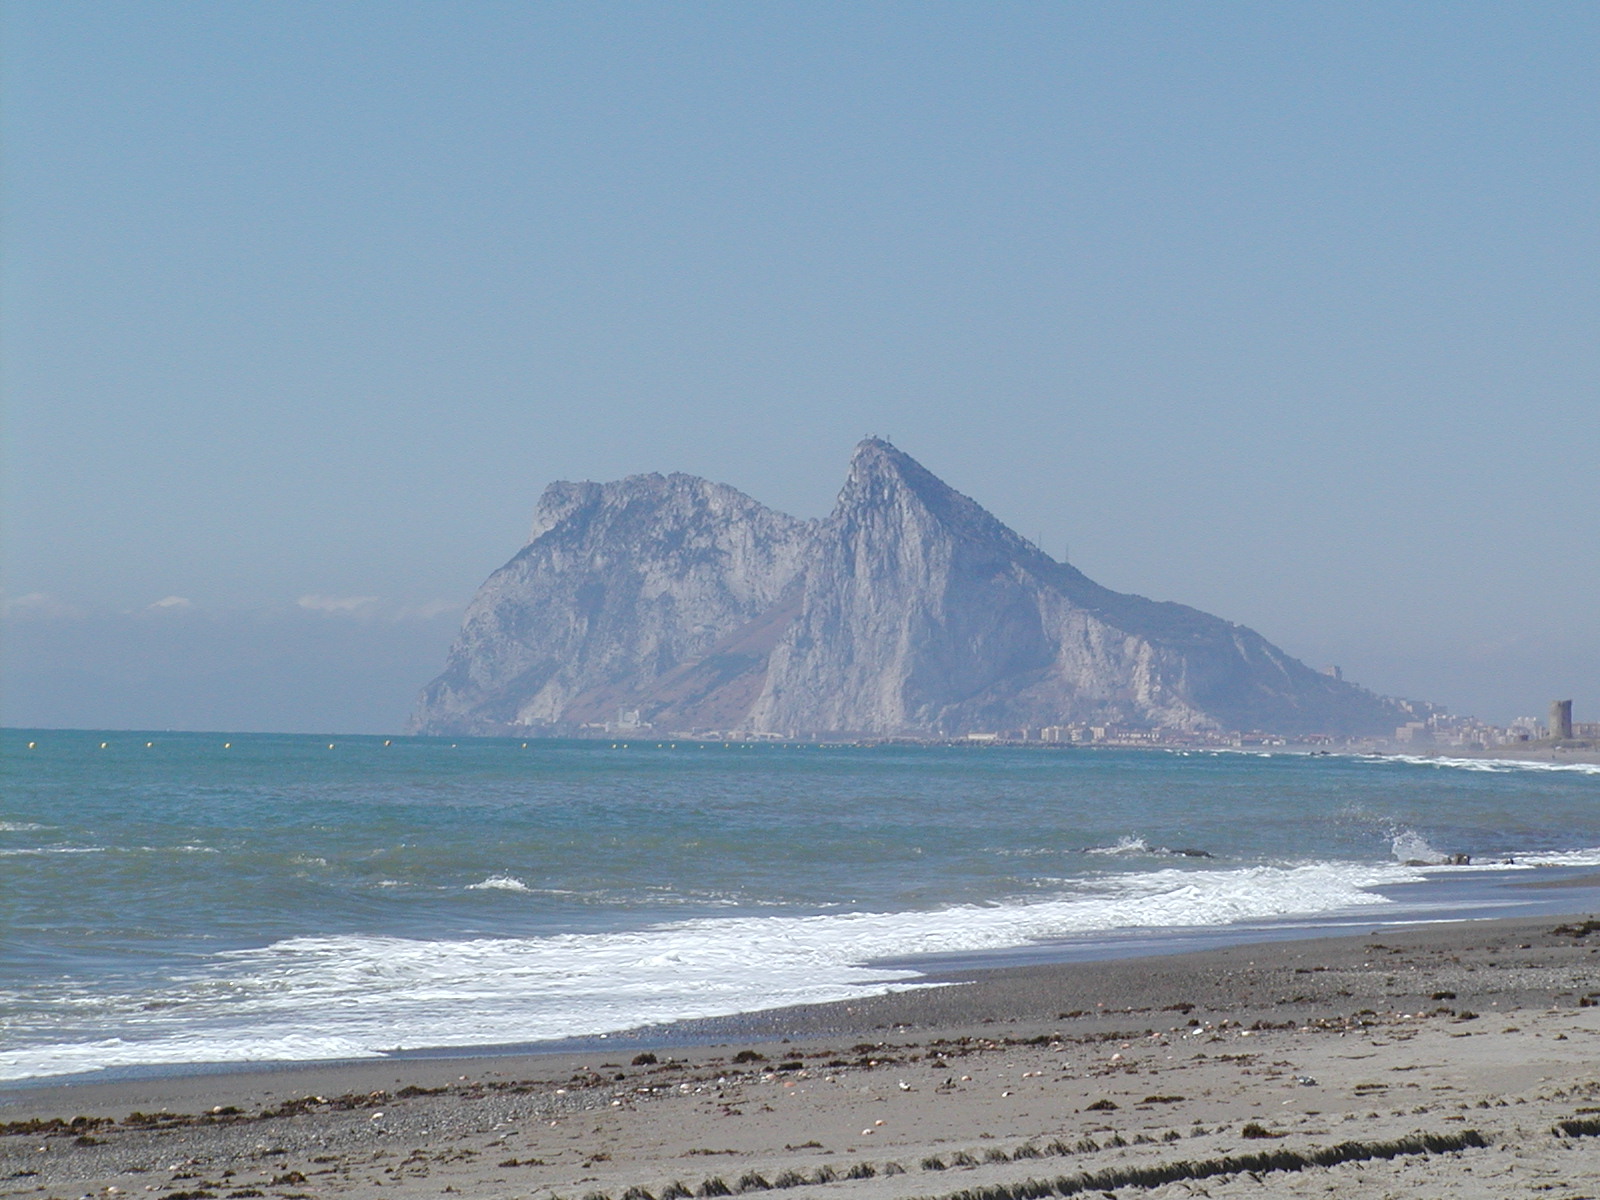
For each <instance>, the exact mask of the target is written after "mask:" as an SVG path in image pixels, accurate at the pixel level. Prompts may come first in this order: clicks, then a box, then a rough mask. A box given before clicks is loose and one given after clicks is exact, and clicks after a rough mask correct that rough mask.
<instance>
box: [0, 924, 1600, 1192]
mask: <svg viewBox="0 0 1600 1200" xmlns="http://www.w3.org/2000/svg"><path fill="white" fill-rule="evenodd" d="M1587 922H1588V918H1587V917H1584V916H1578V917H1568V918H1540V919H1536V920H1527V919H1518V920H1508V921H1490V922H1472V923H1461V924H1441V925H1432V926H1419V927H1411V928H1408V929H1403V930H1393V929H1386V930H1384V931H1382V932H1381V933H1374V934H1371V935H1366V936H1352V937H1338V938H1323V939H1315V940H1307V941H1282V942H1272V943H1265V944H1257V945H1251V946H1236V947H1231V948H1227V949H1218V950H1207V951H1201V952H1197V953H1189V954H1180V955H1171V956H1164V957H1155V958H1143V959H1123V960H1118V961H1112V962H1098V963H1079V964H1067V965H1043V966H1028V967H1019V968H1011V969H1005V970H994V971H980V972H972V973H969V974H968V975H967V976H965V977H964V978H965V979H966V981H965V982H960V983H952V984H950V985H949V986H941V987H932V988H925V989H919V990H916V991H910V992H902V993H897V994H893V995H888V996H882V997H877V998H873V999H868V1000H862V1001H855V1002H849V1003H844V1004H835V1005H820V1006H809V1007H801V1008H792V1009H784V1010H778V1011H774V1012H768V1013H758V1014H749V1015H745V1016H742V1017H738V1018H730V1019H725V1020H715V1021H702V1022H691V1023H686V1024H684V1025H681V1026H674V1027H670V1028H668V1029H664V1030H653V1031H649V1033H648V1035H644V1034H642V1035H640V1036H639V1037H637V1038H633V1039H628V1038H617V1039H615V1040H609V1041H606V1042H596V1043H593V1044H592V1046H591V1047H590V1048H586V1049H584V1050H582V1051H578V1052H570V1051H569V1052H562V1053H557V1054H509V1055H502V1056H495V1057H471V1056H463V1057H453V1058H436V1059H415V1058H407V1059H391V1060H374V1061H362V1062H354V1063H346V1064H336V1065H319V1066H303V1067H294V1068H289V1069H283V1070H275V1071H235V1072H230V1073H225V1074H211V1075H187V1076H180V1077H162V1078H151V1079H132V1080H121V1081H96V1082H86V1083H75V1084H60V1083H57V1084H54V1085H49V1086H42V1087H32V1088H27V1089H20V1090H11V1091H5V1092H0V1123H4V1129H5V1133H4V1136H0V1196H28V1197H38V1196H60V1197H78V1196H85V1195H95V1196H105V1195H116V1194H121V1193H128V1192H134V1193H139V1194H151V1195H160V1196H168V1197H174V1198H178V1197H189V1198H190V1200H196V1198H197V1197H201V1196H217V1197H222V1196H236V1197H243V1196H253V1195H266V1196H280V1197H300V1196H332V1195H344V1196H348V1195H358V1196H365V1195H373V1196H378V1195H384V1196H387V1195H412V1196H424V1195H426V1196H437V1195H442V1194H461V1195H468V1196H474V1197H513V1196H529V1197H532V1196H541V1197H548V1196H552V1195H557V1196H562V1197H566V1198H567V1200H582V1198H584V1197H586V1196H589V1195H590V1194H591V1193H593V1194H597V1195H604V1196H606V1197H608V1200H623V1198H624V1194H625V1193H629V1191H630V1189H642V1190H635V1191H633V1192H632V1193H631V1194H629V1196H628V1200H644V1197H645V1194H646V1193H648V1195H649V1197H650V1200H670V1197H672V1196H673V1194H674V1189H673V1188H672V1186H671V1185H672V1184H673V1183H674V1182H678V1183H681V1184H682V1185H683V1186H684V1187H685V1188H686V1189H687V1190H688V1191H690V1192H706V1191H709V1192H711V1193H715V1191H716V1184H715V1183H714V1182H713V1181H716V1180H720V1181H721V1182H722V1183H724V1184H726V1185H727V1186H728V1188H729V1189H730V1190H732V1191H735V1192H738V1191H741V1190H742V1191H743V1192H747V1193H754V1192H765V1191H769V1190H782V1191H792V1192H794V1193H795V1194H796V1195H803V1196H804V1197H813V1196H815V1197H823V1196H842V1195H844V1194H845V1193H850V1194H851V1195H855V1194H857V1193H859V1194H862V1195H866V1194H869V1193H870V1194H872V1195H874V1196H877V1195H881V1196H883V1197H886V1198H894V1197H902V1196H947V1195H951V1194H953V1193H956V1192H959V1191H962V1190H964V1189H971V1188H976V1187H990V1188H997V1189H999V1188H1011V1187H1013V1186H1015V1185H1017V1184H1019V1183H1021V1182H1022V1181H1025V1180H1027V1179H1030V1178H1031V1179H1042V1180H1047V1181H1058V1182H1057V1184H1055V1185H1054V1186H1056V1194H1061V1193H1062V1190H1063V1189H1066V1190H1067V1191H1069V1192H1070V1190H1071V1188H1073V1187H1076V1186H1078V1185H1079V1184H1083V1186H1085V1187H1087V1186H1088V1183H1086V1182H1085V1178H1084V1177H1085V1176H1094V1177H1095V1178H1094V1179H1093V1180H1091V1181H1090V1182H1093V1183H1094V1184H1095V1187H1094V1188H1093V1189H1092V1190H1091V1192H1090V1194H1099V1193H1100V1192H1102V1191H1107V1190H1109V1191H1111V1192H1112V1193H1113V1194H1115V1195H1141V1196H1155V1197H1167V1196H1190V1195H1202V1194H1204V1195H1210V1196H1215V1197H1222V1196H1231V1195H1234V1194H1235V1193H1238V1194H1245V1193H1248V1194H1250V1195H1252V1196H1261V1195H1268V1196H1271V1195H1295V1196H1299V1195H1313V1194H1315V1195H1319V1196H1327V1195H1337V1196H1374V1197H1376V1196H1410V1195H1418V1196H1445V1195H1451V1196H1485V1197H1489V1196H1494V1197H1500V1196H1510V1195H1529V1196H1533V1195H1538V1196H1548V1197H1576V1196H1590V1197H1594V1196H1600V1120H1597V1119H1596V1117H1597V1116H1600V1007H1594V1006H1593V1004H1594V1001H1595V999H1597V998H1600V923H1595V924H1593V925H1590V924H1588V923H1587ZM646 1045H649V1046H653V1047H654V1049H653V1051H652V1052H653V1053H654V1055H655V1057H656V1059H657V1061H655V1062H649V1061H641V1062H637V1063H636V1062H635V1061H634V1060H635V1058H636V1057H637V1056H639V1055H640V1054H641V1053H643V1052H644V1050H643V1047H645V1046H646ZM741 1051H750V1052H752V1053H753V1054H756V1055H760V1056H761V1057H759V1058H752V1057H750V1056H749V1055H745V1056H744V1060H743V1061H740V1060H739V1059H738V1057H737V1056H738V1055H739V1053H740V1052H741ZM408 1089H409V1090H408ZM231 1110H236V1111H231ZM133 1114H142V1115H138V1116H135V1115H133ZM75 1117H81V1118H83V1120H80V1121H79V1122H78V1123H77V1124H76V1125H73V1124H72V1123H71V1122H72V1119H73V1118H75ZM56 1119H59V1121H60V1123H53V1122H54V1121H55V1120H56ZM1562 1121H1566V1122H1569V1127H1568V1128H1567V1129H1560V1128H1559V1122H1562ZM1573 1122H1575V1124H1571V1123H1573ZM1589 1126H1593V1130H1592V1133H1591V1132H1590V1131H1589ZM1418 1135H1421V1136H1424V1137H1427V1138H1432V1139H1434V1140H1433V1141H1432V1142H1423V1141H1415V1140H1413V1141H1406V1140H1405V1139H1407V1138H1414V1137H1416V1136H1418ZM1480 1143H1481V1144H1480ZM1456 1146H1462V1147H1465V1148H1459V1149H1457V1148H1453V1147H1456ZM1334 1147H1344V1149H1342V1150H1339V1151H1338V1152H1337V1154H1338V1155H1343V1156H1344V1161H1339V1162H1336V1163H1333V1165H1312V1166H1306V1167H1305V1169H1301V1170H1290V1169H1286V1168H1287V1167H1288V1166H1289V1165H1301V1166H1304V1164H1305V1162H1307V1161H1308V1160H1311V1159H1314V1158H1315V1156H1316V1155H1317V1154H1319V1153H1320V1154H1323V1156H1324V1159H1327V1156H1328V1154H1330V1153H1334V1152H1333V1150H1332V1149H1331V1148H1334ZM1430 1147H1431V1149H1430ZM1030 1148H1031V1149H1030ZM1019 1149H1020V1150H1021V1153H1020V1154H1019V1153H1018V1151H1019ZM1035 1150H1037V1151H1038V1157H1035V1156H1034V1153H1033V1151H1035ZM1279 1152H1282V1153H1281V1154H1280V1158H1279V1160H1274V1161H1276V1162H1277V1166H1276V1168H1274V1166H1273V1164H1272V1163H1271V1162H1268V1161H1266V1160H1264V1159H1248V1158H1246V1157H1243V1156H1250V1155H1264V1154H1267V1153H1279ZM1384 1155H1389V1157H1383V1156H1384ZM1336 1157H1337V1155H1336ZM969 1160H970V1161H969ZM1329 1161H1331V1160H1329ZM858 1164H864V1166H858ZM1180 1164H1187V1165H1186V1166H1180ZM852 1167H856V1168H857V1174H858V1175H859V1176H860V1177H859V1178H855V1179H849V1178H845V1177H844V1176H846V1175H847V1174H848V1173H849V1171H850V1169H851V1168H852ZM1141 1172H1142V1174H1141ZM830 1173H831V1174H833V1175H837V1176H840V1178H837V1179H832V1180H830V1179H829V1178H828V1175H829V1174H830ZM747 1176H753V1177H754V1178H747V1179H746V1183H745V1184H744V1185H743V1187H742V1189H741V1187H740V1185H739V1183H738V1181H739V1180H740V1179H741V1178H742V1177H747ZM780 1181H781V1183H782V1185H783V1186H781V1187H773V1186H772V1185H774V1184H776V1183H779V1182H780ZM1074 1181H1076V1182H1074ZM763 1185H767V1186H763ZM1101 1185H1104V1186H1101ZM112 1189H115V1191H113V1190H112ZM1019 1195H1020V1193H1019ZM991 1196H992V1200H1006V1197H1004V1196H1002V1195H1001V1194H1000V1192H999V1191H996V1192H993V1193H991Z"/></svg>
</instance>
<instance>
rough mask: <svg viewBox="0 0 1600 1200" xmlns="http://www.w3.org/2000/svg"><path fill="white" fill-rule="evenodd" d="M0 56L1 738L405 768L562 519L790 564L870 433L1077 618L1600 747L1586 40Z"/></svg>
mask: <svg viewBox="0 0 1600 1200" xmlns="http://www.w3.org/2000/svg"><path fill="white" fill-rule="evenodd" d="M4 20H5V25H4V29H3V34H4V44H5V55H6V57H5V77H4V94H3V96H0V99H3V101H4V121H5V125H4V133H5V138H6V157H7V166H6V172H5V176H6V179H5V185H4V186H5V191H4V218H5V225H4V230H5V233H4V236H5V246H4V251H5V258H4V263H5V266H4V310H3V318H4V328H3V331H0V333H3V343H0V345H3V348H4V355H5V364H4V365H5V375H4V386H5V396H6V401H5V408H4V427H3V428H4V454H5V459H4V466H5V480H4V486H5V493H4V522H5V524H4V543H3V545H4V561H3V566H4V587H5V596H6V601H7V604H8V606H9V608H10V610H11V611H10V614H9V615H8V617H7V618H6V621H5V633H6V648H7V657H8V660H9V662H10V663H11V666H10V668H9V669H8V674H10V676H11V680H10V682H9V684H8V685H7V686H6V688H5V692H4V696H3V700H4V706H3V709H0V719H4V720H6V721H9V722H12V723H19V722H38V723H54V724H85V725H95V724H128V725H145V726H165V725H168V724H174V725H185V724H187V725H189V726H191V727H194V726H200V727H206V726H208V725H209V726H213V727H233V728H246V727H259V728H272V727H302V728H330V729H339V728H341V724H340V722H341V720H345V721H347V722H348V723H349V725H348V727H350V728H355V727H361V728H385V727H387V728H393V727H395V726H397V725H398V724H399V722H400V720H401V719H402V718H403V716H404V713H405V711H406V708H407V706H408V704H409V703H410V696H411V693H412V692H413V691H414V689H415V687H418V686H420V685H421V684H422V683H423V682H424V681H425V679H426V676H427V674H428V673H430V672H431V670H432V669H433V668H432V667H424V668H420V670H421V675H420V677H418V678H416V679H415V680H414V681H411V682H406V680H408V679H409V678H410V673H411V672H412V671H414V670H417V669H419V668H418V667H417V665H416V664H418V663H422V662H428V663H434V662H437V663H439V664H440V665H442V652H443V646H444V644H445V643H447V642H448V638H449V629H450V625H451V623H452V622H453V621H454V620H456V619H458V616H459V610H458V609H454V608H452V606H459V605H460V604H462V603H464V602H465V600H466V599H467V598H468V597H469V596H470V595H471V593H472V591H473V589H474V588H475V587H476V586H477V584H478V583H479V582H481V580H482V579H483V577H484V576H485V575H487V574H488V573H489V571H491V570H492V569H494V568H495V567H497V566H498V565H500V563H502V562H503V561H504V560H505V559H506V558H508V557H509V556H510V555H511V554H512V553H513V552H514V551H515V550H516V549H517V548H518V546H519V545H520V544H521V538H522V535H523V531H524V529H525V527H526V525H527V523H528V519H529V516H530V515H531V512H532V508H533V505H534V502H535V500H536V499H537V497H538V494H539V492H540V491H541V489H542V488H543V487H544V485H545V484H546V483H547V482H549V481H550V480H552V479H557V478H567V479H578V478H587V479H612V478H617V477H620V476H622V475H625V474H629V473H633V472H638V471H647V470H663V471H668V470H682V471H689V472H693V473H696V474H702V475H706V476H709V477H711V478H714V479H718V480H722V481H725V482H728V483H732V484H734V485H736V486H738V487H740V488H743V489H744V490H746V491H748V492H750V493H751V494H753V495H754V496H756V497H757V498H758V499H760V500H762V501H764V502H766V503H768V504H771V505H774V506H776V507H779V508H782V509H785V510H787V511H790V512H794V513H796V514H799V515H802V516H814V515H820V514H822V513H824V512H826V511H827V509H828V508H829V507H830V505H831V503H832V499H833V495H834V493H835V491H836V490H837V488H838V486H839V484H840V482H841V481H842V478H843V472H844V467H845V463H846V461H847V459H848V456H849V453H850V450H851V448H852V446H853V444H854V443H855V441H856V440H857V439H859V438H860V437H862V436H863V435H865V434H867V433H878V434H885V435H889V436H891V437H892V438H893V439H894V441H895V442H896V443H897V444H898V445H900V446H901V447H902V448H903V449H905V450H907V451H908V452H910V453H911V454H913V455H915V456H916V457H918V458H919V459H920V460H921V461H923V462H924V464H925V465H927V466H928V467H929V468H930V469H932V470H933V471H934V472H936V473H937V474H940V475H942V476H943V477H944V478H945V479H946V480H948V481H949V482H950V483H952V484H953V485H954V486H956V487H958V488H960V489H961V490H963V491H965V492H967V493H968V494H970V495H972V496H974V497H975V498H977V499H978V500H979V501H981V502H982V503H984V504H985V505H986V506H988V507H989V508H990V509H991V510H992V511H994V512H995V513H996V515H998V516H999V517H1001V518H1002V519H1003V520H1005V521H1007V522H1008V523H1010V524H1012V525H1013V526H1014V527H1016V528H1017V529H1018V530H1019V531H1020V532H1022V533H1024V534H1026V535H1028V536H1030V537H1035V538H1038V539H1039V540H1040V541H1041V544H1042V545H1043V546H1044V547H1045V548H1046V549H1047V550H1050V551H1051V552H1052V553H1055V554H1057V555H1058V556H1059V555H1060V554H1061V553H1063V552H1064V551H1065V548H1066V547H1067V546H1069V545H1070V548H1071V558H1072V561H1073V562H1075V563H1076V564H1077V565H1078V566H1080V567H1081V568H1082V569H1083V570H1085V571H1086V572H1088V573H1089V574H1090V575H1091V576H1092V577H1093V578H1095V579H1097V580H1099V581H1100V582H1102V583H1104V584H1106V585H1108V586H1110V587H1114V588H1117V589H1120V590H1124V591H1136V592H1140V593H1143V594H1146V595H1150V596H1154V597H1158V598H1161V599H1175V600H1181V601H1183V602H1185V603H1189V604H1193V605H1196V606H1197V607H1200V608H1204V609H1207V610H1209V611H1212V612H1216V613H1218V614H1220V615H1223V616H1225V617H1228V618H1230V619H1233V620H1237V621H1241V622H1244V623H1246V624H1249V625H1251V626H1254V627H1255V628H1256V629H1258V630H1260V631H1261V632H1262V633H1263V634H1265V635H1266V636H1267V637H1269V638H1271V639H1273V640H1275V641H1277V642H1278V643H1279V644H1281V645H1282V646H1284V647H1285V648H1286V649H1287V650H1289V651H1290V652H1291V653H1295V654H1298V655H1300V656H1301V657H1304V658H1306V659H1307V660H1308V661H1311V662H1312V663H1313V664H1314V665H1323V664H1324V663H1333V662H1337V663H1340V664H1341V665H1343V666H1344V668H1345V670H1346V674H1347V675H1348V676H1350V677H1352V678H1354V679H1356V680H1357V681H1359V682H1362V683H1365V684H1367V685H1369V686H1371V687H1373V688H1375V689H1376V690H1379V691H1382V692H1386V693H1391V694H1400V695H1406V696H1415V697H1420V698H1426V699H1431V700H1435V701H1438V702H1441V703H1444V704H1448V705H1450V706H1451V707H1452V708H1453V709H1455V710H1457V711H1476V712H1478V713H1480V714H1481V715H1484V716H1489V717H1496V718H1500V719H1504V718H1508V717H1510V716H1514V715H1517V714H1518V713H1522V712H1528V713H1534V712H1542V710H1543V707H1544V705H1545V704H1546V703H1547V701H1548V700H1549V699H1550V698H1551V697H1552V696H1555V695H1562V696H1566V695H1571V696H1573V697H1574V698H1575V699H1576V700H1577V706H1578V710H1579V711H1578V717H1579V719H1580V720H1582V719H1589V720H1600V471H1597V460H1600V388H1597V369H1600V261H1597V259H1600V255H1597V253H1596V251H1597V242H1600V161H1597V160H1600V136H1597V135H1600V71H1597V69H1596V64H1597V61H1600V6H1596V5H1594V4H1591V3H1567V4H1563V3H1540V4H1526V3H1509V4H1474V3H1459V2H1452V3H1438V4H1431V3H1412V4H1406V3H1389V4H1382V5H1375V4H1366V3H1362V4H1299V3H1293V4H1291V3H1281V4H1249V3H1232V4H1211V3H1192V4H1190V3H1163V4H1139V3H1129V2H1118V3H1103V4H1091V3H1077V4H1068V3H1053V4H1025V3H1011V4H1004V5H995V4H977V3H973V4H949V3H927V2H918V3H908V4H885V3H879V4H858V3H849V4H826V3H817V2H815V0H808V2H806V3H763V4H753V5H752V4H734V3H728V4H674V5H668V4H643V5H634V4H619V3H585V4H573V5H564V4H549V3H543V4H523V3H518V4H494V3H485V2H477V3H473V4H467V5H463V4H455V3H382V4H380V3H344V4H341V3H328V2H318V3H314V4H297V3H290V2H284V0H278V2H275V3H272V4H256V3H216V2H208V3H179V2H163V3H117V2H107V0H96V2H95V3H74V2H71V0H43V2H40V0H11V2H10V3H9V4H8V5H7V6H6V15H5V18H4ZM172 597H181V598H182V599H183V600H184V601H186V602H187V603H180V602H178V601H176V600H174V601H172V602H171V603H168V604H167V605H166V606H164V607H163V608H161V609H159V610H155V611H148V610H147V608H148V606H149V605H151V604H152V603H154V602H157V601H161V600H163V599H167V598H172ZM302 601H304V602H302ZM291 630H292V632H286V631H291ZM185 631H190V632H185ZM341 631H342V632H341ZM297 647H298V648H297ZM341 655H343V656H345V657H344V658H341V657H340V656H341ZM386 656H387V657H386ZM313 663H314V664H316V665H317V667H318V669H319V670H320V671H321V675H322V676H327V675H328V674H329V673H330V672H333V673H336V674H339V675H340V677H341V678H342V679H343V681H344V683H345V685H347V690H348V696H349V697H358V696H364V697H366V703H367V707H366V708H365V709H362V710H361V711H362V714H364V715H359V716H358V715H356V707H359V706H358V705H357V702H356V701H355V700H350V699H335V698H334V693H333V692H330V691H329V689H328V687H327V686H326V682H325V680H324V682H322V683H313V682H312V681H311V680H312V676H313V675H315V674H316V672H314V671H313V672H309V673H308V672H307V664H313ZM140 664H143V665H140ZM341 664H343V666H341ZM364 671H365V672H368V675H366V676H363V675H362V672H364ZM202 675H203V676H204V677H205V678H206V679H207V680H210V681H211V684H208V685H207V686H211V685H213V684H214V685H215V687H216V688H220V689H221V691H220V692H217V693H216V694H217V695H218V696H221V695H223V694H224V693H226V696H225V702H224V700H215V702H213V701H207V700H202V699H198V698H197V697H201V696H210V695H212V692H209V691H207V690H206V689H205V688H204V687H198V686H196V685H195V684H194V682H193V681H194V680H195V679H197V678H199V677H200V676H202ZM319 678H321V676H319ZM368 678H370V679H371V681H372V682H371V684H370V686H368V684H367V683H366V682H365V680H367V679H368ZM227 679H232V680H233V683H231V684H225V683H222V682H218V681H221V680H227ZM252 680H254V681H255V684H254V685H253V684H252V683H251V681H252ZM252 686H256V687H257V688H258V690H259V691H260V693H261V697H262V698H261V699H260V702H259V704H257V707H256V708H253V709H252V708H251V704H252V703H254V702H255V701H253V700H252V695H251V688H252ZM230 687H231V688H232V689H233V690H232V691H229V690H228V689H229V688H230ZM119 689H120V691H119ZM162 689H166V690H165V691H163V690H162ZM269 693H270V694H271V695H272V696H275V697H277V698H276V699H275V700H273V701H272V702H271V704H268V702H267V700H266V699H265V697H266V696H267V695H268V694H269ZM339 694H340V695H344V694H345V693H339ZM112 695H119V696H123V697H124V699H123V700H120V701H118V702H117V704H115V705H111V706H110V707H108V705H109V704H111V702H110V700H109V699H108V697H110V696H112ZM186 704H187V707H184V706H185V705H186ZM207 704H210V705H211V707H206V705H207ZM118 705H120V707H118ZM141 705H143V706H144V707H143V708H141ZM218 705H220V707H218ZM230 706H231V707H230ZM157 710H159V714H158V712H157ZM390 711H392V712H393V714H394V716H393V718H392V720H388V721H387V724H386V719H385V718H383V717H382V716H381V714H382V713H385V712H390Z"/></svg>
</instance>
